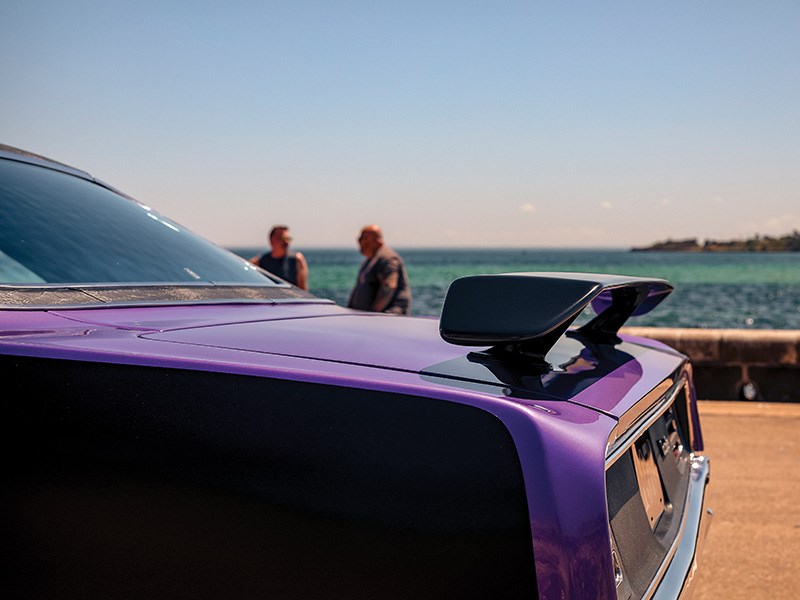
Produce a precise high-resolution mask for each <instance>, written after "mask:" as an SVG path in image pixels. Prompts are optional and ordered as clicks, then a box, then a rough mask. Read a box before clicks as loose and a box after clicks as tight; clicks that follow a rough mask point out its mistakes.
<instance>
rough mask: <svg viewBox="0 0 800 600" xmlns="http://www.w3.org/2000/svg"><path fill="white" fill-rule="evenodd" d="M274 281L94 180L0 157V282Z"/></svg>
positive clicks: (239, 259) (271, 283)
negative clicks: (93, 181)
mask: <svg viewBox="0 0 800 600" xmlns="http://www.w3.org/2000/svg"><path fill="white" fill-rule="evenodd" d="M98 283H139V284H141V283H181V284H186V283H201V284H209V283H215V284H237V285H274V282H273V281H272V280H270V279H268V278H267V277H266V276H264V275H263V274H262V273H261V272H260V271H258V270H257V269H256V268H255V267H253V266H252V265H250V263H248V262H247V261H245V260H243V259H241V258H239V257H237V256H235V255H233V254H231V253H230V252H228V251H227V250H223V249H222V248H219V247H217V246H215V245H213V244H211V243H210V242H207V241H206V240H204V239H202V238H200V237H198V236H196V235H194V234H193V233H191V232H189V231H187V230H185V229H184V228H183V227H182V226H180V225H178V224H176V223H174V222H173V221H170V220H169V219H167V218H165V217H163V216H162V215H160V214H158V213H157V212H155V211H153V210H151V209H150V208H148V207H146V206H143V205H141V204H139V203H137V202H134V201H132V200H129V199H127V198H124V197H122V196H120V195H119V194H116V193H114V192H112V191H110V190H108V189H106V188H104V187H102V186H100V185H97V184H95V183H92V182H90V181H87V180H84V179H81V178H79V177H75V176H72V175H68V174H65V173H61V172H58V171H53V170H50V169H46V168H42V167H39V166H35V165H30V164H27V163H21V162H16V161H11V160H0V284H5V285H42V284H60V285H64V284H98Z"/></svg>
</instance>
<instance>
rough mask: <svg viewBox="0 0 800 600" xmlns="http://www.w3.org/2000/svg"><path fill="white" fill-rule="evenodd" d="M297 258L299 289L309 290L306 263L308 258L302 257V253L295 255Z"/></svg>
mask: <svg viewBox="0 0 800 600" xmlns="http://www.w3.org/2000/svg"><path fill="white" fill-rule="evenodd" d="M295 258H297V287H299V288H300V289H301V290H307V289H308V263H307V262H306V257H305V256H303V255H302V253H300V252H297V253H295Z"/></svg>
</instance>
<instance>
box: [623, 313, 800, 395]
mask: <svg viewBox="0 0 800 600" xmlns="http://www.w3.org/2000/svg"><path fill="white" fill-rule="evenodd" d="M621 333H628V334H631V335H638V336H642V337H648V338H652V339H654V340H658V341H660V342H663V343H665V344H667V345H669V346H671V347H673V348H675V349H676V350H678V351H679V352H682V353H684V354H686V355H687V356H688V357H689V358H690V359H691V360H692V364H693V365H694V377H695V388H696V390H697V396H698V398H702V399H708V400H751V401H765V402H800V330H786V331H783V330H768V329H763V330H760V329H678V328H676V329H672V328H660V327H627V328H623V329H622V332H621Z"/></svg>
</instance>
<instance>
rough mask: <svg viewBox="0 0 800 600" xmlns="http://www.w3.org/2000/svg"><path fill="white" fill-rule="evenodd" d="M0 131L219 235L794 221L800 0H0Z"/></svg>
mask: <svg viewBox="0 0 800 600" xmlns="http://www.w3.org/2000/svg"><path fill="white" fill-rule="evenodd" d="M0 82H2V83H0V141H2V142H4V143H7V144H10V145H13V146H18V147H22V148H25V149H27V150H30V151H33V152H38V153H40V154H44V155H46V156H50V157H52V158H55V159H57V160H61V161H63V162H67V163H69V164H72V165H74V166H77V167H80V168H83V169H85V170H88V171H90V172H92V173H93V174H94V175H96V176H97V177H99V178H101V179H104V180H106V181H109V182H110V183H112V184H113V185H115V186H117V187H119V188H121V189H123V190H125V191H127V192H128V193H130V194H131V195H133V196H135V197H137V198H139V199H140V200H142V201H144V202H146V203H147V204H149V205H151V206H153V207H154V208H156V209H157V210H160V211H161V212H164V213H166V214H167V215H169V216H171V217H173V218H174V219H176V220H177V221H179V222H181V223H183V224H185V225H186V226H188V227H189V228H191V229H193V230H194V231H196V232H198V233H200V234H202V235H204V236H205V237H207V238H210V239H212V240H214V241H216V242H218V243H221V244H224V245H229V246H231V245H260V244H263V243H264V238H265V235H266V231H267V230H268V228H269V227H270V225H271V224H273V223H279V222H285V223H288V224H289V225H291V227H292V230H293V232H294V235H295V244H296V246H297V247H298V248H302V247H312V246H323V247H324V246H347V247H350V246H352V247H353V248H355V237H356V234H357V231H358V229H359V228H360V227H361V226H362V225H363V224H366V223H372V222H375V223H378V224H380V225H382V226H383V228H384V231H385V234H386V237H387V239H388V241H389V243H391V244H392V245H395V246H399V247H404V246H405V247H408V246H525V247H553V246H582V247H586V246H589V247H591V246H627V245H637V244H646V243H649V242H652V241H656V240H660V239H665V238H667V237H672V238H683V237H698V238H701V239H704V238H707V237H711V238H717V239H724V238H732V237H742V236H749V235H752V234H755V233H760V234H773V235H774V234H782V233H788V232H790V231H791V230H792V229H800V2H797V1H796V0H787V1H783V2H782V1H770V0H765V1H763V2H757V1H755V0H753V1H749V2H739V1H735V0H728V1H697V0H692V1H669V2H666V1H663V2H658V1H652V2H642V1H632V2H613V1H612V2H555V1H553V2H497V1H491V2H489V1H486V2H482V1H481V2H470V1H465V0H462V1H459V2H449V1H448V2H427V1H426V2H415V1H411V0H406V1H403V2H371V1H364V2H349V1H347V2H345V1H340V2H337V1H335V0H330V1H317V2H308V1H303V0H286V1H274V2H269V1H267V2H257V1H253V2H241V1H236V0H229V1H222V2H201V1H198V2H175V1H169V0H159V1H156V2H150V1H144V0H143V1H139V2H114V1H109V2H83V1H80V0H77V1H71V2H64V1H58V2H56V1H44V2H40V1H37V0H3V1H2V3H0Z"/></svg>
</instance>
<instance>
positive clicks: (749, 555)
mask: <svg viewBox="0 0 800 600" xmlns="http://www.w3.org/2000/svg"><path fill="white" fill-rule="evenodd" d="M700 414H701V419H702V426H703V436H704V438H705V445H706V454H708V456H709V457H710V458H711V486H710V491H709V501H708V506H710V507H711V508H712V509H713V510H714V519H713V521H712V524H711V529H710V531H709V534H708V537H707V538H706V543H705V547H704V548H703V553H702V555H701V563H700V567H701V571H700V581H699V585H698V587H697V588H696V592H695V596H694V598H695V600H698V599H700V600H709V599H711V598H725V599H726V600H727V599H738V598H770V599H781V598H787V599H789V598H791V599H792V600H794V599H796V598H800V404H761V403H752V404H751V403H745V402H720V401H704V402H701V403H700Z"/></svg>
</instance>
